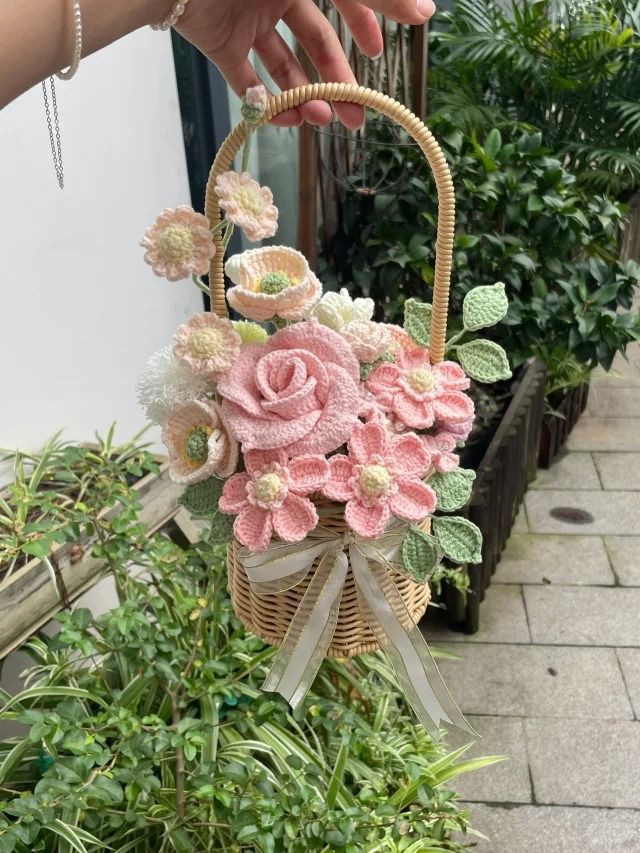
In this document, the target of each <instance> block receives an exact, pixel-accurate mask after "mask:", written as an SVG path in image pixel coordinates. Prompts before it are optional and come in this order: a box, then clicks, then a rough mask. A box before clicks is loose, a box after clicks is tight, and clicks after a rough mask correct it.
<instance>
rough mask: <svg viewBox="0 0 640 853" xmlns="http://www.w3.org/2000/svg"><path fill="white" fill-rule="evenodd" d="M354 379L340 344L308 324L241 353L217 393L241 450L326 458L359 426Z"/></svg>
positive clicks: (355, 370) (354, 368)
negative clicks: (277, 451) (240, 443)
mask: <svg viewBox="0 0 640 853" xmlns="http://www.w3.org/2000/svg"><path fill="white" fill-rule="evenodd" d="M359 376H360V371H359V365H358V361H357V359H356V357H355V356H354V354H353V353H352V352H351V349H350V347H349V345H348V344H347V343H346V341H345V340H344V339H343V338H342V337H341V336H340V335H339V334H338V333H337V332H334V331H332V330H331V329H327V328H326V327H325V326H321V325H320V323H318V322H317V321H316V320H311V321H309V322H303V323H296V324H295V325H293V326H289V327H288V328H286V329H281V330H280V331H279V332H276V334H275V335H273V337H271V338H270V339H269V341H268V342H267V343H266V344H262V345H260V344H256V345H248V346H247V345H245V346H243V347H242V350H241V352H240V356H239V357H238V359H237V361H236V363H235V364H234V367H233V370H231V371H229V373H228V374H226V375H225V376H223V377H222V378H221V379H220V380H219V382H218V392H219V394H220V395H221V396H222V398H223V401H222V411H223V413H224V417H225V420H226V422H227V424H228V425H229V429H230V430H231V432H232V434H233V435H234V436H235V437H236V438H237V439H238V441H241V442H242V449H243V451H245V452H246V451H248V450H270V449H273V448H283V449H284V450H285V451H286V453H287V454H288V456H299V455H300V454H303V453H323V454H325V453H330V452H331V451H332V450H337V448H338V447H340V445H341V444H344V442H345V441H346V440H347V439H348V438H349V436H350V435H351V431H352V429H353V427H354V426H355V424H356V422H357V420H358V410H359V408H360V389H359Z"/></svg>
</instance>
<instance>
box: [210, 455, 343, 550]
mask: <svg viewBox="0 0 640 853" xmlns="http://www.w3.org/2000/svg"><path fill="white" fill-rule="evenodd" d="M244 463H245V467H246V469H247V470H246V472H245V473H242V474H235V475H234V476H233V477H231V478H230V479H229V480H227V482H226V483H225V484H224V489H223V490H222V497H221V498H220V502H219V504H218V505H219V507H220V510H221V512H226V513H229V514H232V515H235V514H238V517H237V518H236V520H235V522H234V525H233V532H234V534H235V537H236V539H237V540H238V542H241V543H242V544H243V545H246V546H247V548H250V549H251V550H252V551H264V550H265V549H266V548H267V547H268V545H269V541H270V539H271V535H272V534H273V532H274V531H275V533H276V534H277V535H278V536H279V537H280V539H282V540H283V541H284V542H299V541H300V540H301V539H304V537H305V536H306V535H307V533H309V531H310V530H313V528H314V527H315V526H316V524H317V523H318V513H317V512H316V508H315V507H314V505H313V504H312V503H311V501H310V500H309V498H307V497H305V495H308V494H309V493H310V492H317V491H319V490H320V489H321V488H322V487H323V486H324V484H325V483H326V482H327V480H328V479H329V463H328V462H327V460H326V459H325V458H324V456H319V455H309V456H298V457H297V458H296V459H292V460H291V461H290V462H287V455H286V453H285V452H284V450H250V451H249V452H248V453H245V455H244Z"/></svg>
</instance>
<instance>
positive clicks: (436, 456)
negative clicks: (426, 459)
mask: <svg viewBox="0 0 640 853" xmlns="http://www.w3.org/2000/svg"><path fill="white" fill-rule="evenodd" d="M420 440H421V441H422V444H423V446H424V447H425V449H426V451H427V453H428V454H429V455H430V456H431V464H432V466H433V468H434V470H435V471H436V472H437V473H438V474H446V473H447V472H448V471H453V469H454V468H457V467H458V465H459V464H460V457H459V456H458V454H457V453H454V452H453V451H454V450H455V449H456V446H457V443H458V442H457V439H456V437H455V435H452V434H451V433H448V432H440V433H437V434H436V435H421V436H420Z"/></svg>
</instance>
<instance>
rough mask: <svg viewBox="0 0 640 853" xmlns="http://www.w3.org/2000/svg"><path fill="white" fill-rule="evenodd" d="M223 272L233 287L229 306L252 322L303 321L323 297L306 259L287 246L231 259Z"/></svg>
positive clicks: (256, 250)
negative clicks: (274, 318)
mask: <svg viewBox="0 0 640 853" xmlns="http://www.w3.org/2000/svg"><path fill="white" fill-rule="evenodd" d="M225 272H226V273H227V275H228V276H229V278H230V279H231V281H232V282H233V283H234V284H235V285H236V286H235V287H231V288H229V290H228V291H227V300H228V302H229V305H231V307H232V308H235V310H236V311H237V312H238V313H239V314H242V315H244V316H245V317H249V318H250V319H251V320H271V319H272V318H273V317H276V316H278V317H282V318H283V319H284V320H303V319H304V318H305V317H306V316H307V314H308V313H309V311H310V309H311V308H312V307H313V306H314V305H315V304H316V302H317V301H318V299H320V296H321V294H322V285H321V284H320V282H319V281H318V279H317V278H316V276H315V275H314V274H313V273H312V272H311V270H310V269H309V264H308V263H307V260H306V258H305V256H304V255H302V254H301V253H300V252H297V251H296V250H295V249H289V248H288V247H287V246H269V247H266V248H264V249H249V251H248V252H243V253H242V254H241V255H234V256H233V257H232V258H229V260H228V261H227V263H226V265H225Z"/></svg>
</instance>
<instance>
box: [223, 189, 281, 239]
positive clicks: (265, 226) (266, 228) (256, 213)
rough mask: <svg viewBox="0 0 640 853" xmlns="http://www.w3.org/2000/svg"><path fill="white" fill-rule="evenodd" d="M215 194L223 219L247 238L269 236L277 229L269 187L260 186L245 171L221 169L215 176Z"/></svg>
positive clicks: (276, 217) (276, 218)
mask: <svg viewBox="0 0 640 853" xmlns="http://www.w3.org/2000/svg"><path fill="white" fill-rule="evenodd" d="M215 192H216V195H217V196H218V199H219V200H220V207H221V208H222V209H223V210H224V211H226V214H227V219H228V220H229V221H230V222H233V224H234V225H238V226H239V227H240V228H242V230H243V231H244V233H245V234H246V235H247V237H248V238H249V240H253V241H254V242H256V241H258V240H262V239H263V237H273V235H274V234H275V233H276V231H277V229H278V208H277V207H276V206H275V204H274V203H273V194H272V192H271V190H270V189H269V187H261V186H260V184H259V183H258V182H257V181H254V180H253V178H252V177H251V175H250V174H249V173H248V172H242V174H240V175H239V174H238V173H237V172H224V173H223V174H222V175H218V177H217V178H216V187H215Z"/></svg>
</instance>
